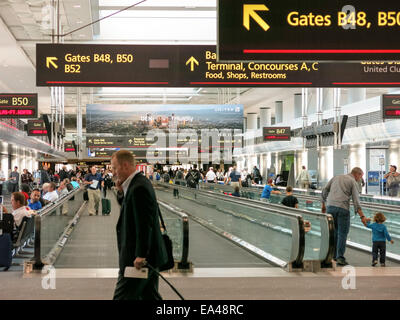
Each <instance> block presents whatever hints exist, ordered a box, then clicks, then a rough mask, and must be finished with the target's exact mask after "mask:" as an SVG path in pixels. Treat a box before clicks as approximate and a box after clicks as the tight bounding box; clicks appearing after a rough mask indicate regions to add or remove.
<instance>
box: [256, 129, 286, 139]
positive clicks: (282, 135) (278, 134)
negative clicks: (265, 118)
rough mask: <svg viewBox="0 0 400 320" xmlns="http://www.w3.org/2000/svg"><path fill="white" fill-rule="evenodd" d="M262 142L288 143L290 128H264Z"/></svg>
mask: <svg viewBox="0 0 400 320" xmlns="http://www.w3.org/2000/svg"><path fill="white" fill-rule="evenodd" d="M263 136H264V141H290V127H264V128H263Z"/></svg>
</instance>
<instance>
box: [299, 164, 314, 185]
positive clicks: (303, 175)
mask: <svg viewBox="0 0 400 320" xmlns="http://www.w3.org/2000/svg"><path fill="white" fill-rule="evenodd" d="M296 183H298V185H299V187H300V188H302V189H308V188H309V187H310V183H311V177H310V174H309V173H308V170H307V169H306V166H302V167H301V171H300V173H299V175H298V176H297V179H296Z"/></svg>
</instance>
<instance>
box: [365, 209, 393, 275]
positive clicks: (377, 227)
mask: <svg viewBox="0 0 400 320" xmlns="http://www.w3.org/2000/svg"><path fill="white" fill-rule="evenodd" d="M366 221H367V228H369V229H372V266H373V267H375V266H376V265H377V263H378V251H379V255H380V259H379V262H380V263H381V267H384V266H385V260H386V240H387V241H390V243H391V244H393V243H394V241H393V240H392V238H391V237H390V234H389V232H388V230H387V228H386V226H385V225H384V224H383V223H384V222H385V221H386V217H385V216H384V214H383V213H381V212H377V213H376V214H375V216H374V223H371V222H370V221H371V219H369V218H368V219H366Z"/></svg>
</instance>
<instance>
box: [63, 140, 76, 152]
mask: <svg viewBox="0 0 400 320" xmlns="http://www.w3.org/2000/svg"><path fill="white" fill-rule="evenodd" d="M64 152H75V147H74V145H73V144H72V142H65V143H64Z"/></svg>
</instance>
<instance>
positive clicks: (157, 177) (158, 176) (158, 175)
mask: <svg viewBox="0 0 400 320" xmlns="http://www.w3.org/2000/svg"><path fill="white" fill-rule="evenodd" d="M160 179H161V177H160V174H159V173H158V172H157V174H156V180H157V181H159V180H160Z"/></svg>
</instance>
